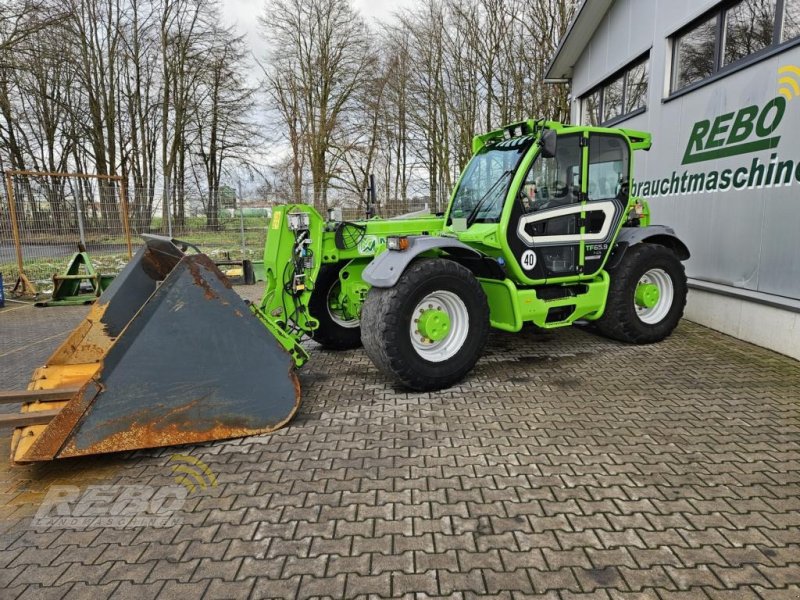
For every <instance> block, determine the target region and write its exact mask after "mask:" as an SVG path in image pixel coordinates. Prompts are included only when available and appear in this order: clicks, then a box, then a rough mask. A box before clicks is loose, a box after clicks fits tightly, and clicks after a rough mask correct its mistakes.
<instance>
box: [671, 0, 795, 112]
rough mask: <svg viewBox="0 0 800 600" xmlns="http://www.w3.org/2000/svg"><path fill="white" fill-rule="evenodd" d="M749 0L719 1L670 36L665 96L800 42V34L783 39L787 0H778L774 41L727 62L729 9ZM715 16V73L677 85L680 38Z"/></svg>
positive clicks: (693, 87)
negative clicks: (666, 91) (667, 81)
mask: <svg viewBox="0 0 800 600" xmlns="http://www.w3.org/2000/svg"><path fill="white" fill-rule="evenodd" d="M746 1H747V0H724V1H722V2H719V3H717V4H716V5H715V6H713V7H712V8H710V9H709V10H707V11H704V12H703V13H702V14H700V15H698V16H696V17H695V18H693V19H692V20H691V21H689V22H688V23H686V24H685V25H682V26H681V27H679V28H678V29H676V30H675V31H674V32H673V33H671V34H670V35H669V36H668V37H667V39H668V41H669V44H670V52H669V56H670V59H671V60H670V62H671V64H670V69H671V71H670V73H669V86H668V92H669V94H668V96H667V97H666V98H665V100H671V99H672V98H677V97H678V96H682V95H683V94H685V93H687V92H690V91H692V90H695V89H697V88H699V87H702V86H704V85H706V84H708V83H711V82H712V81H716V80H717V79H721V78H722V77H725V76H726V75H729V74H731V73H735V72H736V71H739V70H741V69H743V68H745V67H747V66H749V65H751V64H753V63H756V62H759V61H761V60H763V59H765V58H768V57H770V56H772V55H774V54H777V53H779V52H783V51H784V50H787V49H789V48H791V47H792V46H796V45H798V44H800V35H798V36H796V37H793V38H791V39H788V40H786V41H781V36H782V35H783V28H784V21H785V10H784V9H785V6H786V1H787V0H775V20H774V22H773V24H772V42H771V43H770V44H769V45H767V46H765V47H763V48H761V49H760V50H756V51H755V52H753V53H751V54H748V55H746V56H743V57H741V58H739V59H737V60H734V61H733V62H731V63H728V64H727V65H725V64H723V62H724V60H725V56H724V50H725V48H724V44H725V42H726V41H727V40H726V39H725V22H726V18H727V13H728V11H729V10H730V9H731V8H733V7H734V6H736V5H737V4H741V3H742V2H746ZM790 1H791V0H790ZM712 18H713V19H714V20H715V21H716V23H715V26H714V64H713V65H712V71H711V74H710V75H708V76H706V77H703V78H702V79H699V80H697V81H693V82H692V83H689V84H687V85H685V86H683V87H681V88H676V87H675V85H676V82H677V79H678V70H679V63H678V40H680V38H681V37H683V36H684V35H686V34H687V33H689V32H691V31H692V30H694V29H696V28H697V27H699V26H701V25H702V24H703V23H705V22H706V21H708V20H710V19H712Z"/></svg>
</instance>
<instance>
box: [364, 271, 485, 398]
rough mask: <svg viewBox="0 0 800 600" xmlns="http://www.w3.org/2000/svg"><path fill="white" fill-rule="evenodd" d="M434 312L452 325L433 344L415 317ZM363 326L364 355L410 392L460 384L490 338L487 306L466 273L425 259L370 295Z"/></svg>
mask: <svg viewBox="0 0 800 600" xmlns="http://www.w3.org/2000/svg"><path fill="white" fill-rule="evenodd" d="M423 301H424V302H423ZM432 308H433V309H435V310H434V312H438V313H440V314H441V312H445V313H447V317H448V318H449V320H450V328H449V330H447V329H445V331H447V333H445V334H444V337H442V338H441V339H439V340H437V341H433V340H432V339H428V338H425V337H424V336H423V335H422V334H421V333H420V329H419V327H420V326H419V317H420V316H422V315H423V313H425V311H427V310H431V309H432ZM415 319H416V320H415ZM412 323H416V324H414V329H412ZM361 325H362V327H361V340H362V342H363V343H364V349H365V350H366V351H367V354H368V355H369V357H370V358H371V359H372V362H373V363H375V365H376V366H377V367H378V368H379V369H380V370H381V371H383V372H384V373H386V374H387V375H389V376H390V377H394V378H395V379H397V380H398V381H399V382H400V383H401V384H403V385H404V386H406V387H408V388H410V389H412V390H417V391H427V390H438V389H442V388H446V387H449V386H451V385H453V384H455V383H458V382H459V381H461V379H463V378H464V376H465V375H466V374H467V373H468V372H469V371H470V370H471V369H472V367H474V366H475V363H476V362H477V360H478V358H480V355H481V353H482V352H483V346H484V345H485V343H486V337H487V335H488V332H489V305H488V303H487V301H486V295H485V294H484V292H483V288H481V286H480V284H479V283H478V281H477V280H476V279H475V277H474V276H473V275H472V273H471V272H470V271H469V270H468V269H467V268H465V267H463V266H461V265H459V264H458V263H455V262H453V261H450V260H446V259H440V258H435V259H423V260H419V261H416V262H414V263H412V264H411V265H410V266H409V267H408V268H407V269H406V271H405V272H404V273H403V275H402V276H401V277H400V280H399V281H398V282H397V284H396V285H395V286H394V287H391V288H372V289H371V290H370V291H369V293H368V294H367V299H366V301H365V302H364V305H363V306H362V308H361ZM433 337H436V336H433Z"/></svg>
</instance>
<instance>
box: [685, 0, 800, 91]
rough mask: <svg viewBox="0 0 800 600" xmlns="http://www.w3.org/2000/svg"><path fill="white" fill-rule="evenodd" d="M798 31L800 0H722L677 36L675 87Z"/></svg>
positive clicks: (744, 57) (778, 42) (692, 82)
mask: <svg viewBox="0 0 800 600" xmlns="http://www.w3.org/2000/svg"><path fill="white" fill-rule="evenodd" d="M798 36H800V0H740V1H739V2H723V3H721V4H720V5H719V6H717V7H716V8H715V9H714V10H713V11H711V12H710V13H706V14H705V15H703V16H702V17H700V18H699V19H697V20H696V21H694V22H692V23H690V24H689V25H688V26H687V27H684V28H683V29H682V30H681V31H679V32H678V33H677V34H676V35H675V36H673V38H672V48H673V60H672V85H671V91H672V92H677V91H678V90H681V89H683V88H685V87H688V86H690V85H692V84H694V83H697V82H700V81H703V80H704V79H707V78H708V77H711V76H712V75H714V74H715V73H717V72H719V71H721V70H723V69H725V68H726V67H728V66H730V65H735V64H737V63H739V62H740V61H742V60H744V59H746V58H747V57H750V56H755V55H757V54H759V53H761V52H763V51H765V50H767V49H769V48H772V47H774V46H776V45H778V44H781V43H783V42H787V41H789V40H792V39H795V38H797V37H798ZM778 40H780V41H778Z"/></svg>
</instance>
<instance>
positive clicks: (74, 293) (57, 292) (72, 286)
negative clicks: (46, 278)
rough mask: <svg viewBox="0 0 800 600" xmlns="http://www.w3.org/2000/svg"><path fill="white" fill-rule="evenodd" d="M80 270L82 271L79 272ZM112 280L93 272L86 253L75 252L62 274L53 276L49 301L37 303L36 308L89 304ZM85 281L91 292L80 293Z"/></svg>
mask: <svg viewBox="0 0 800 600" xmlns="http://www.w3.org/2000/svg"><path fill="white" fill-rule="evenodd" d="M81 268H83V269H84V271H81ZM113 280H114V276H113V275H101V274H100V273H99V272H97V270H95V268H94V265H93V264H92V260H91V258H89V254H88V253H87V252H76V253H75V254H73V255H72V258H71V259H70V260H69V263H68V264H67V268H66V269H65V270H64V272H63V273H59V274H56V275H53V295H52V296H51V298H50V299H49V300H45V301H42V302H37V303H36V306H75V305H78V304H91V303H93V302H94V301H95V300H97V299H98V298H99V297H100V294H102V293H103V291H104V290H105V289H106V288H107V287H108V286H109V284H110V283H111V282H112V281H113ZM84 281H86V282H87V283H89V285H90V286H91V291H86V292H82V291H81V284H82V283H83V282H84Z"/></svg>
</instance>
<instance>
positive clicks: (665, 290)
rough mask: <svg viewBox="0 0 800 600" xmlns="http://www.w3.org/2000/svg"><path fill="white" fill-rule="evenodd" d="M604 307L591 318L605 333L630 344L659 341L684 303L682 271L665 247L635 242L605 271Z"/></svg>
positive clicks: (675, 322)
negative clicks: (599, 316) (611, 268)
mask: <svg viewBox="0 0 800 600" xmlns="http://www.w3.org/2000/svg"><path fill="white" fill-rule="evenodd" d="M609 275H610V276H611V285H610V286H609V291H608V299H607V301H606V310H605V313H603V316H602V317H601V318H600V319H598V320H597V321H595V325H596V326H597V329H598V330H599V331H600V333H602V334H603V335H605V336H608V337H610V338H614V339H616V340H620V341H623V342H629V343H634V344H651V343H653V342H659V341H661V340H663V339H664V338H666V337H667V336H668V335H670V334H671V333H672V332H673V330H674V329H675V327H677V325H678V321H680V319H681V317H682V316H683V309H684V306H685V305H686V292H687V285H686V273H685V271H684V269H683V264H682V263H681V261H680V260H678V257H677V256H675V254H674V253H673V252H672V251H671V250H670V249H669V248H666V247H664V246H661V245H658V244H647V243H644V244H637V245H636V246H633V247H631V248H629V249H628V251H627V252H625V254H624V256H623V257H622V261H621V262H620V264H619V265H617V267H616V268H614V269H613V270H610V271H609Z"/></svg>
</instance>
